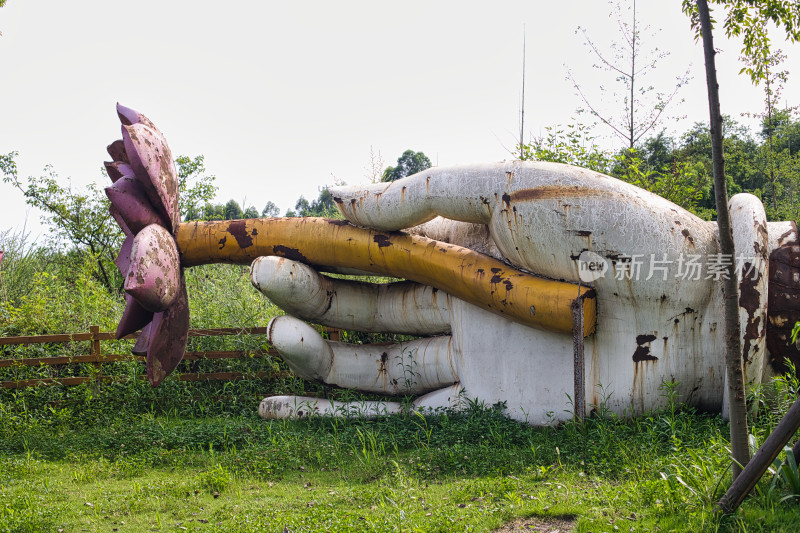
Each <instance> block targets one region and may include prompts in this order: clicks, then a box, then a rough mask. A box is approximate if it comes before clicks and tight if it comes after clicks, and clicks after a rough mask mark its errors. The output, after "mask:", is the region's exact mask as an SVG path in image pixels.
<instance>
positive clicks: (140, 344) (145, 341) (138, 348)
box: [131, 322, 153, 356]
mask: <svg viewBox="0 0 800 533" xmlns="http://www.w3.org/2000/svg"><path fill="white" fill-rule="evenodd" d="M152 330H153V322H150V323H149V324H147V325H146V326H145V327H143V328H142V333H141V334H140V335H139V338H138V339H136V344H134V345H133V348H132V349H131V353H133V354H134V355H141V356H146V355H147V349H148V348H149V347H150V332H151V331H152Z"/></svg>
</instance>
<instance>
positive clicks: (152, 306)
mask: <svg viewBox="0 0 800 533" xmlns="http://www.w3.org/2000/svg"><path fill="white" fill-rule="evenodd" d="M180 280H181V268H180V257H179V255H178V247H177V245H176V244H175V239H174V238H173V237H172V234H170V233H169V232H168V231H167V230H166V229H164V228H163V227H162V226H159V225H157V224H151V225H149V226H147V227H146V228H144V229H143V230H142V231H140V232H139V233H138V234H137V235H136V237H134V238H133V245H132V247H131V264H130V268H129V269H128V272H127V274H126V276H125V292H127V293H128V294H130V295H131V296H133V297H134V298H136V301H137V302H139V304H141V306H142V307H144V308H145V309H147V310H148V311H152V312H154V313H159V312H161V311H164V310H166V309H167V308H168V307H169V306H170V305H172V303H173V302H174V301H175V299H176V298H177V297H178V293H179V292H180Z"/></svg>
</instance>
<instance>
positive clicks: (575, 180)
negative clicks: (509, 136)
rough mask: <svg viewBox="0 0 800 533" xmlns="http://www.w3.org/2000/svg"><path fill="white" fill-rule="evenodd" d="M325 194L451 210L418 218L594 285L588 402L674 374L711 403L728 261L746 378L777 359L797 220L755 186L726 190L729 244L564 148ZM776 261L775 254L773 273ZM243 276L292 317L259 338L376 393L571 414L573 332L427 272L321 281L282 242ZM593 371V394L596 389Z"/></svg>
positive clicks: (435, 234)
mask: <svg viewBox="0 0 800 533" xmlns="http://www.w3.org/2000/svg"><path fill="white" fill-rule="evenodd" d="M331 192H332V195H333V196H334V198H335V200H336V202H337V204H338V205H339V208H340V209H341V210H342V212H343V213H344V214H345V216H346V217H347V219H348V220H349V221H351V222H352V223H354V224H357V225H363V226H367V227H370V228H375V229H377V230H382V231H392V230H400V229H403V228H412V227H414V226H417V225H418V224H421V223H425V222H427V221H429V220H431V219H432V218H433V217H436V216H441V217H446V218H447V219H450V220H447V219H441V218H439V219H434V220H431V222H427V224H424V225H423V226H420V227H417V228H414V230H413V231H414V232H417V233H422V234H425V235H427V236H429V237H432V238H434V239H436V240H439V241H445V242H453V243H455V244H459V245H464V246H468V247H471V248H474V249H476V250H478V251H481V252H483V253H489V254H492V255H495V256H497V257H500V258H505V259H506V260H507V261H509V262H510V263H511V264H513V265H515V266H517V267H519V268H522V269H524V270H527V271H530V272H533V273H535V274H537V275H540V276H544V277H547V278H550V279H554V280H564V281H566V282H570V283H574V284H575V291H576V295H577V290H578V289H577V286H578V284H579V283H583V284H584V285H585V284H589V285H591V286H592V287H593V288H594V290H595V291H596V294H597V296H596V298H597V325H596V331H595V333H594V334H593V335H590V336H589V337H587V338H586V340H585V354H586V369H585V379H584V386H585V394H586V398H587V399H588V403H589V404H592V403H594V404H598V403H599V402H600V401H605V402H606V405H607V407H608V408H610V409H611V410H613V411H614V412H616V413H619V414H634V413H641V412H644V411H647V410H649V409H653V408H656V407H658V406H660V405H662V404H663V402H664V398H663V397H662V392H661V390H660V386H661V384H662V382H664V381H675V382H677V383H678V386H677V390H678V392H679V394H680V399H681V400H683V401H685V402H688V403H689V404H691V405H695V406H698V407H700V408H703V409H708V410H710V411H720V410H721V409H722V407H723V390H724V387H723V384H724V379H725V367H724V340H723V317H722V285H723V284H722V283H721V281H720V277H721V275H722V269H721V266H722V265H724V264H725V262H726V261H733V262H734V263H735V264H736V265H737V269H736V272H737V275H738V276H739V282H740V283H739V287H740V298H739V303H740V308H741V323H742V333H743V341H744V346H745V354H744V355H745V370H746V375H747V378H748V380H749V381H751V382H759V381H760V380H761V379H762V378H763V377H764V376H765V375H768V373H769V372H770V371H771V368H772V367H771V365H770V364H769V363H770V362H772V363H775V364H776V365H777V364H779V362H780V358H781V357H782V356H781V354H778V353H772V354H771V357H772V358H774V359H775V361H771V360H770V359H769V356H767V350H766V345H765V341H766V337H767V322H768V320H767V319H768V317H767V301H768V291H767V281H768V276H769V254H770V252H773V256H776V254H777V255H778V256H779V255H781V253H782V254H783V255H784V256H787V257H788V255H791V250H795V255H796V249H795V248H792V246H793V245H797V244H798V237H797V229H796V226H795V225H794V223H791V222H776V223H767V221H766V217H765V214H764V209H763V206H762V205H761V202H760V201H759V200H758V199H757V198H755V197H754V196H751V195H747V194H741V195H737V196H735V197H734V198H733V199H732V200H731V210H732V217H733V228H734V234H735V244H736V250H737V257H735V258H726V257H722V256H721V255H720V253H719V245H718V238H717V229H716V223H714V222H705V221H702V220H700V219H699V218H697V217H696V216H694V215H692V214H691V213H689V212H687V211H685V210H683V209H681V208H680V207H677V206H675V205H673V204H672V203H670V202H668V201H666V200H664V199H662V198H660V197H658V196H656V195H653V194H651V193H649V192H646V191H643V190H641V189H638V188H636V187H633V186H631V185H629V184H626V183H624V182H621V181H619V180H616V179H614V178H611V177H608V176H604V175H601V174H598V173H595V172H591V171H588V170H584V169H579V168H574V167H568V166H564V165H559V164H552V163H522V162H510V163H501V164H494V165H476V166H468V167H456V168H434V169H430V170H427V171H425V172H422V173H420V174H417V175H415V176H411V177H408V178H405V179H403V180H399V181H396V182H394V183H391V184H377V185H370V186H367V187H364V188H352V187H351V188H336V189H333V190H332V191H331ZM454 221H458V222H454ZM785 259H786V258H784V262H788V261H785ZM774 260H775V257H773V262H774ZM779 261H780V258H779ZM591 267H594V268H597V270H596V271H591V270H589V268H591ZM581 268H583V269H584V271H583V273H582V272H581V271H580V269H581ZM604 269H605V270H604ZM780 270H781V269H780V268H777V267H774V268H773V274H774V275H778V276H780V275H781V272H779V271H780ZM582 275H583V276H582ZM782 275H783V276H784V277H786V275H787V272H786V269H785V268H784V269H783V272H782ZM251 277H252V281H253V283H254V285H255V286H256V287H258V288H259V289H260V290H261V291H262V292H264V294H266V295H267V296H268V297H269V298H270V299H271V300H273V301H274V302H275V303H277V304H278V305H279V306H280V307H282V308H283V309H285V310H286V311H287V313H289V314H290V315H293V316H294V317H298V318H292V317H291V316H286V317H279V318H276V319H274V320H273V321H272V322H271V324H270V339H271V342H272V343H273V344H274V345H275V346H276V347H277V349H278V350H279V352H280V353H281V354H282V356H283V358H284V359H285V360H286V361H287V363H288V364H289V365H290V366H291V367H292V368H293V369H294V370H295V371H296V372H298V373H299V374H300V375H301V376H303V377H306V378H309V379H316V380H320V381H323V382H326V383H331V384H336V385H340V386H342V387H348V388H354V389H359V390H365V391H372V392H379V393H385V394H402V393H413V394H425V395H424V396H422V397H421V398H420V399H418V400H417V402H416V404H417V405H418V406H420V407H438V406H445V405H449V404H452V403H453V402H455V401H457V399H458V391H459V390H461V389H463V395H465V397H466V398H469V399H472V398H477V399H479V400H481V401H483V402H485V403H486V404H488V405H491V404H494V403H495V402H501V401H502V402H505V404H506V405H507V408H508V411H507V412H508V414H509V415H510V416H512V417H514V418H517V419H521V420H527V421H529V422H531V423H535V424H540V423H547V422H548V421H552V420H560V419H564V418H567V417H570V416H572V415H571V406H570V398H569V397H568V395H572V392H573V338H572V336H570V335H569V334H566V333H564V332H553V331H548V330H546V329H541V328H537V327H531V326H528V325H522V324H517V323H514V322H510V321H509V320H506V319H504V318H503V317H500V316H497V315H495V314H492V313H490V312H488V311H486V310H484V309H479V308H478V307H476V306H474V305H472V304H469V303H466V302H463V301H461V300H459V299H457V298H454V297H452V296H450V295H448V294H443V293H442V292H441V291H436V290H435V289H432V288H431V287H426V286H423V285H417V284H413V283H401V284H398V285H389V286H369V285H366V284H359V283H355V282H352V281H342V280H337V279H330V278H327V277H322V276H321V275H319V274H318V273H317V272H316V271H314V270H313V269H311V268H310V267H308V266H306V265H303V264H301V263H298V262H294V261H291V260H289V259H285V258H277V257H263V258H260V259H259V260H257V261H255V262H254V263H253V266H252V276H251ZM581 277H583V279H584V281H583V282H581ZM778 281H780V277H779V278H778ZM784 315H785V313H784ZM773 318H774V319H775V320H777V321H778V322H780V321H781V320H783V321H785V320H786V317H785V316H783V317H780V316H777V315H776V316H775V317H773ZM300 319H303V320H308V321H312V322H315V323H320V324H327V325H330V326H334V327H340V328H346V329H355V330H364V331H386V332H400V333H409V334H414V335H438V336H434V337H425V338H422V339H419V340H416V341H413V342H409V343H403V344H402V345H397V346H389V347H387V346H354V345H347V344H343V343H337V342H330V341H324V340H323V339H322V338H321V337H320V336H319V334H318V333H316V331H315V330H314V329H313V328H311V327H310V326H307V325H306V324H305V323H304V322H302V321H301V320H300ZM775 320H774V321H775ZM780 325H783V324H780ZM782 335H783V337H784V338H783V339H782V340H783V341H784V342H783V344H784V346H785V345H786V343H785V331H784V333H783V334H782ZM779 341H780V339H776V344H777V345H778V347H779V348H780V342H779ZM787 349H788V347H787ZM773 351H776V350H773ZM601 387H602V394H603V395H605V396H607V397H606V398H601V397H600V396H599V394H600V393H601ZM341 407H342V406H341V405H338V404H335V403H330V402H327V401H317V400H313V399H308V398H294V397H275V398H267V399H265V400H264V402H263V403H262V405H261V413H262V415H263V416H275V417H286V416H298V415H302V414H305V413H308V412H310V411H313V410H317V411H319V412H323V413H335V412H337V411H339V412H341ZM370 407H372V408H384V409H386V410H388V411H393V410H396V409H398V408H399V406H398V405H393V404H388V405H386V406H382V407H381V406H370Z"/></svg>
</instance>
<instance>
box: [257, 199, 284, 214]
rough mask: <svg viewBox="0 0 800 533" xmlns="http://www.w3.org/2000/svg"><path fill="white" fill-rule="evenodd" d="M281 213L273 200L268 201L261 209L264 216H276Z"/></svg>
mask: <svg viewBox="0 0 800 533" xmlns="http://www.w3.org/2000/svg"><path fill="white" fill-rule="evenodd" d="M278 213H280V209H278V206H277V205H275V204H274V203H273V202H272V201H269V202H267V205H265V206H264V209H263V210H262V211H261V216H262V217H276V216H278Z"/></svg>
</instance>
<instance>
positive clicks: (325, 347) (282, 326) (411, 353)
mask: <svg viewBox="0 0 800 533" xmlns="http://www.w3.org/2000/svg"><path fill="white" fill-rule="evenodd" d="M268 331H269V340H270V343H271V344H272V345H273V346H274V347H275V349H276V350H278V352H279V353H280V354H281V357H282V358H283V360H284V361H286V364H287V365H289V367H290V368H291V369H292V370H293V371H294V372H295V373H296V374H297V375H299V376H300V377H303V378H305V379H312V380H317V381H322V382H324V383H328V384H331V385H338V386H340V387H344V388H350V389H358V390H362V391H367V392H376V393H379V394H388V395H397V394H424V393H426V392H430V391H433V390H436V389H440V388H443V387H446V386H448V385H452V384H453V383H455V382H457V381H458V378H457V377H456V370H455V364H454V361H453V356H452V351H451V338H450V337H449V336H440V337H428V338H424V339H417V340H414V341H411V342H407V343H402V344H395V345H355V344H347V343H342V342H333V341H326V340H324V339H323V338H322V337H321V336H320V334H319V333H318V332H317V331H316V330H315V329H314V328H312V327H311V326H309V325H308V324H306V323H305V322H303V321H301V320H298V319H296V318H293V317H290V316H280V317H276V318H273V319H272V320H271V321H270V323H269V327H268Z"/></svg>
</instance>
